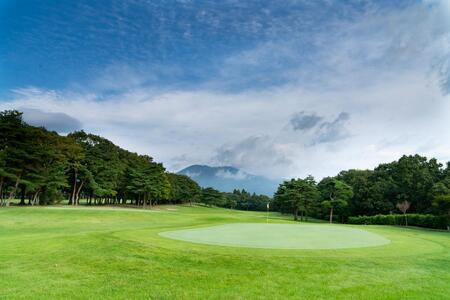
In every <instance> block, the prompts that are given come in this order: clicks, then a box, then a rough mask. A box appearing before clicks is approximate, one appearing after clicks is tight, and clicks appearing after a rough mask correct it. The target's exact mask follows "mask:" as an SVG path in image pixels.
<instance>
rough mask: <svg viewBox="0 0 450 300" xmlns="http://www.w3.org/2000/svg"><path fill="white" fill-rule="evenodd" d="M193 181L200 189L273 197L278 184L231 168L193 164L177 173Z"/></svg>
mask: <svg viewBox="0 0 450 300" xmlns="http://www.w3.org/2000/svg"><path fill="white" fill-rule="evenodd" d="M177 174H180V175H186V176H189V177H190V178H192V179H193V180H195V181H196V182H197V183H198V184H199V185H200V186H202V187H213V188H215V189H217V190H220V191H222V192H232V191H233V190H234V189H245V190H246V191H248V192H250V193H256V194H262V195H267V196H273V194H274V192H275V191H276V188H277V187H278V184H279V182H278V181H275V180H271V179H269V178H266V177H264V176H259V175H253V174H250V173H247V172H245V171H243V170H241V169H238V168H236V167H232V166H217V167H212V166H208V165H200V164H195V165H191V166H188V167H186V168H184V169H182V170H180V171H178V172H177Z"/></svg>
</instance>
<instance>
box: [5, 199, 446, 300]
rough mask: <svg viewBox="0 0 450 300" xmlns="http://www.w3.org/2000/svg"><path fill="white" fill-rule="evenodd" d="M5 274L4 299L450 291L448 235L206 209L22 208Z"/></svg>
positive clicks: (8, 213)
mask: <svg viewBox="0 0 450 300" xmlns="http://www.w3.org/2000/svg"><path fill="white" fill-rule="evenodd" d="M174 234H175V236H171V237H170V238H169V237H168V236H169V235H174ZM186 234H189V235H191V236H190V237H189V238H192V237H195V238H196V240H195V241H193V240H192V242H186V241H184V240H179V238H180V237H181V236H183V239H187V236H186ZM249 235H251V236H249ZM317 236H318V237H317ZM236 237H239V239H236ZM174 238H178V239H174ZM199 239H203V240H199ZM388 241H390V242H388ZM205 242H208V244H205ZM228 243H230V244H228ZM219 244H228V245H227V246H225V247H224V246H223V245H219ZM350 245H351V246H352V247H353V248H350ZM229 246H231V247H229ZM236 246H239V247H236ZM294 246H295V247H297V249H288V248H293V247H294ZM369 246H373V247H369ZM255 247H262V248H255ZM299 247H303V249H299ZM308 247H309V249H308ZM312 247H315V248H317V249H312ZM327 247H328V248H327ZM340 247H341V248H340ZM356 247H360V248H356ZM0 278H2V284H1V285H0V299H448V295H449V294H450V285H449V284H448V283H449V282H450V234H449V233H448V232H445V231H434V230H424V229H418V228H402V227H392V226H347V225H333V226H330V225H328V224H320V223H303V222H293V221H292V220H291V216H284V215H281V214H278V213H269V224H266V214H265V213H258V212H247V211H236V210H229V209H219V208H207V207H202V206H192V207H190V206H183V205H179V206H159V207H155V208H154V209H152V210H142V209H141V210H138V209H110V208H106V207H104V208H101V209H97V208H93V209H91V208H88V207H84V206H80V207H79V208H76V209H72V208H68V207H66V208H62V207H57V208H47V207H28V208H18V207H12V208H5V209H0Z"/></svg>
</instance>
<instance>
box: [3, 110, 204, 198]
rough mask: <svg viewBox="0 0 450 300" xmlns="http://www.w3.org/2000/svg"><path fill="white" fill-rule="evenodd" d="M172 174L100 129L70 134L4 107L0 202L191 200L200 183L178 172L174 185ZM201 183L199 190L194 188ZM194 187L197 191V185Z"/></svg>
mask: <svg viewBox="0 0 450 300" xmlns="http://www.w3.org/2000/svg"><path fill="white" fill-rule="evenodd" d="M169 176H170V175H169V174H167V173H166V171H165V168H164V166H163V165H162V164H159V163H156V162H154V161H153V159H152V158H151V157H149V156H142V155H138V154H136V153H131V152H129V151H126V150H124V149H122V148H120V147H118V146H116V145H114V144H113V143H112V142H111V141H109V140H107V139H105V138H102V137H100V136H97V135H93V134H88V133H85V132H84V131H78V132H74V133H71V134H69V135H68V136H67V137H63V136H59V135H58V134H57V133H55V132H49V131H47V130H45V129H44V128H38V127H33V126H29V125H27V124H26V123H24V122H23V121H22V114H21V113H20V112H17V111H4V112H1V113H0V200H1V202H0V204H1V205H8V204H9V201H10V200H11V199H13V198H15V197H17V196H18V195H19V196H20V198H21V202H20V204H22V205H24V204H26V199H28V204H32V205H34V204H51V203H55V202H60V201H61V200H62V199H63V198H64V197H67V198H68V199H69V204H72V205H77V204H79V201H80V198H85V199H87V202H88V203H89V204H118V203H123V204H126V203H127V201H131V202H132V203H134V204H136V205H143V206H145V205H147V204H149V205H152V204H156V203H169V202H170V200H171V197H175V198H176V199H174V201H175V202H178V203H181V202H187V201H193V198H192V197H190V196H189V197H187V198H186V193H188V194H189V195H191V196H192V194H195V193H197V197H198V195H199V191H200V190H199V188H198V185H196V184H195V183H194V182H192V180H190V179H186V178H184V177H183V178H180V180H177V184H178V185H177V184H175V183H174V188H176V189H177V191H176V192H173V191H172V190H171V185H170V182H169ZM196 189H197V190H196ZM195 190H196V191H195Z"/></svg>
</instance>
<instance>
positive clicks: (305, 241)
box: [158, 223, 391, 250]
mask: <svg viewBox="0 0 450 300" xmlns="http://www.w3.org/2000/svg"><path fill="white" fill-rule="evenodd" d="M158 234H159V235H160V236H162V237H165V238H170V239H174V240H178V241H183V242H189V243H195V244H203V245H213V246H225V247H239V248H259V249H281V250H339V249H353V248H368V247H378V246H385V245H388V244H390V243H391V241H390V240H389V239H387V238H385V237H384V236H382V235H379V234H376V233H372V232H369V231H366V230H363V229H359V228H354V227H347V226H344V225H330V224H285V223H270V224H265V223H227V224H220V225H213V226H207V227H196V228H189V229H180V230H171V231H163V232H159V233H158Z"/></svg>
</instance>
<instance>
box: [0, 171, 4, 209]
mask: <svg viewBox="0 0 450 300" xmlns="http://www.w3.org/2000/svg"><path fill="white" fill-rule="evenodd" d="M4 180H5V178H4V177H3V176H0V206H3V181H4Z"/></svg>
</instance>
